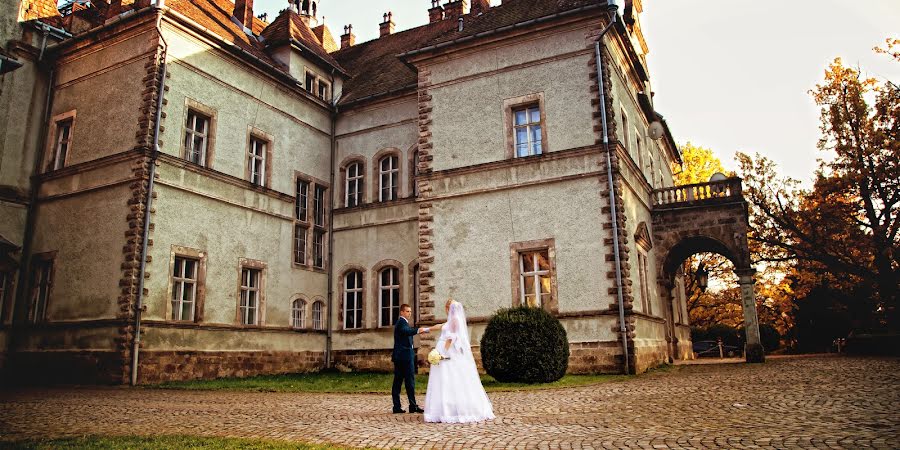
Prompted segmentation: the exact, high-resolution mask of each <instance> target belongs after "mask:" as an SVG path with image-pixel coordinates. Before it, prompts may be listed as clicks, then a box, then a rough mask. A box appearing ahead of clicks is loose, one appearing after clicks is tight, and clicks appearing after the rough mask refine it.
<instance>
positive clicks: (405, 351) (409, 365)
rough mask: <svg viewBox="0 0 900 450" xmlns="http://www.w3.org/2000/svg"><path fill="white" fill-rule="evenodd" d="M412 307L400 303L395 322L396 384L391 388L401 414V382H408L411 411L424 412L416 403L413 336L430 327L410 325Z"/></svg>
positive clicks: (397, 412)
mask: <svg viewBox="0 0 900 450" xmlns="http://www.w3.org/2000/svg"><path fill="white" fill-rule="evenodd" d="M411 316H412V308H410V307H409V305H407V304H405V303H404V304H402V305H400V318H399V319H397V323H395V324H394V352H393V354H392V355H391V361H393V362H394V386H393V387H392V388H391V399H392V400H393V401H394V414H400V413H402V412H404V411H403V408H401V407H400V384H401V383H405V384H406V397H407V398H409V412H410V413H422V412H425V411H423V410H422V408H419V407H418V405H416V354H415V351H413V336H415V335H417V334H419V333H427V332H428V331H429V330H428V328H413V327H411V326H410V325H409V320H410V317H411Z"/></svg>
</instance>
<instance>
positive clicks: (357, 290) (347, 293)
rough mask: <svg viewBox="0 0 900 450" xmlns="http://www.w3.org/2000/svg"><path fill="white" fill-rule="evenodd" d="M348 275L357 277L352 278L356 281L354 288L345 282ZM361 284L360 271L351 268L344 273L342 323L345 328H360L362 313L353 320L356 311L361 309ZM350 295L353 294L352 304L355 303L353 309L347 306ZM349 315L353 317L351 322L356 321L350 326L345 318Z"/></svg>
mask: <svg viewBox="0 0 900 450" xmlns="http://www.w3.org/2000/svg"><path fill="white" fill-rule="evenodd" d="M350 275H353V276H355V277H358V278H357V279H355V280H354V281H355V282H356V287H355V288H351V287H349V283H348V282H347V281H348V279H349V278H350ZM362 284H363V276H362V272H361V271H359V270H351V271H349V272H347V273H346V274H344V324H343V325H344V329H345V330H358V329H360V328H362V314H360V320H359V321H356V320H355V318H356V313H357V311H358V312H360V313H361V312H362V309H363V308H362V299H363V285H362ZM351 295H354V296H355V297H354V299H355V302H354V304H355V305H356V307H355V308H353V309H351V308H350V307H349V305H350V301H349V300H350V296H351ZM349 317H353V318H354V320H353V322H356V323H355V326H352V327H348V326H347V319H348V318H349Z"/></svg>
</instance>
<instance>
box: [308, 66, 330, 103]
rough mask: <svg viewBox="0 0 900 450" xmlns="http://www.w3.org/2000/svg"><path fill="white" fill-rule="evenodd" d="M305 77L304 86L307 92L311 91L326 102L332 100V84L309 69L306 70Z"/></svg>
mask: <svg viewBox="0 0 900 450" xmlns="http://www.w3.org/2000/svg"><path fill="white" fill-rule="evenodd" d="M305 78H306V80H305V84H304V87H305V88H306V92H309V93H310V94H312V95H315V96H316V97H318V98H319V99H320V100H323V101H326V102H327V101H329V100H331V84H329V83H328V82H327V81H325V80H324V79H322V78H321V77H318V76H316V74H314V73H312V72H309V71H307V72H306V77H305Z"/></svg>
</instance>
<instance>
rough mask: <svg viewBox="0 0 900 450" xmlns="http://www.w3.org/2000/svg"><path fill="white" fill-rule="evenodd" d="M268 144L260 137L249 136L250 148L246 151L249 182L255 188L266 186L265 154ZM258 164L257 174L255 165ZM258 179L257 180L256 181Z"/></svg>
mask: <svg viewBox="0 0 900 450" xmlns="http://www.w3.org/2000/svg"><path fill="white" fill-rule="evenodd" d="M269 145H270V144H269V142H268V141H267V140H266V139H265V138H262V137H260V136H256V135H250V148H249V149H248V150H247V157H248V164H249V165H250V166H249V172H248V173H249V175H250V180H249V181H250V182H251V183H253V184H255V185H257V186H265V185H266V152H267V151H268V146H269ZM257 162H258V163H259V172H256V164H255V163H257ZM257 178H258V180H257Z"/></svg>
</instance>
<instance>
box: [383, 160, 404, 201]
mask: <svg viewBox="0 0 900 450" xmlns="http://www.w3.org/2000/svg"><path fill="white" fill-rule="evenodd" d="M378 168H379V170H378V173H379V190H378V201H381V202H389V201H391V200H396V199H397V186H398V182H399V181H400V165H399V158H398V157H397V156H385V157H384V158H381V160H380V161H379V162H378Z"/></svg>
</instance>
